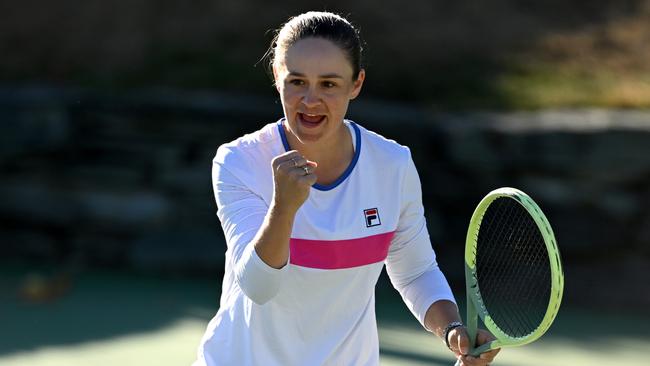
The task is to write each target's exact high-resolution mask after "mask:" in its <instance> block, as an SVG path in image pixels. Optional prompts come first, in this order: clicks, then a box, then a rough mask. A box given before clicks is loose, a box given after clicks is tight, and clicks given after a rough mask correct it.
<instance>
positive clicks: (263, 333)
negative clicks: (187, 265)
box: [194, 12, 498, 366]
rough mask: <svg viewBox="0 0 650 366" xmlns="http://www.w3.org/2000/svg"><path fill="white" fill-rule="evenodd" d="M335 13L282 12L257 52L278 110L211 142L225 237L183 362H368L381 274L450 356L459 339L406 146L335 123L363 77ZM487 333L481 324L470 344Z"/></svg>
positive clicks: (348, 33)
mask: <svg viewBox="0 0 650 366" xmlns="http://www.w3.org/2000/svg"><path fill="white" fill-rule="evenodd" d="M361 50H362V47H361V41H360V38H359V35H358V32H357V31H356V29H355V28H354V27H353V26H352V25H351V24H350V23H349V22H348V21H347V20H345V19H344V18H342V17H340V16H338V15H335V14H332V13H324V12H308V13H305V14H301V15H299V16H296V17H294V18H291V19H290V20H289V21H288V22H287V23H286V24H284V25H283V26H282V27H281V29H280V30H279V31H278V33H277V36H276V39H275V40H274V43H273V45H272V46H271V49H270V61H271V66H272V70H273V76H274V78H275V85H276V88H277V90H278V92H279V94H280V99H281V101H282V107H283V109H284V118H282V119H280V120H279V121H277V122H274V123H270V124H268V125H266V126H264V127H262V128H261V129H260V130H258V131H256V132H254V133H251V134H248V135H245V136H243V137H241V138H239V139H237V140H235V141H233V142H230V143H227V144H224V145H222V146H220V147H219V149H218V150H217V154H216V157H215V158H214V164H213V177H212V178H213V186H214V193H215V198H216V201H217V206H218V217H219V220H220V221H221V225H222V227H223V232H224V233H225V236H226V241H227V244H228V249H227V251H226V265H225V275H224V279H223V288H222V295H221V303H220V308H219V310H218V312H217V314H216V315H215V317H214V318H213V319H212V320H211V321H210V323H209V325H208V327H207V330H206V332H205V335H204V337H203V339H202V341H201V344H200V346H199V350H198V358H197V360H196V362H195V364H194V365H197V366H201V365H210V366H221V365H237V366H247V365H255V366H290V365H296V366H304V365H337V366H341V365H378V364H379V342H378V336H377V325H376V320H375V295H374V291H375V284H376V282H377V279H378V277H379V275H380V272H381V270H382V268H383V266H384V263H385V264H386V269H387V272H388V274H389V276H390V279H391V282H392V284H393V285H394V286H395V288H396V289H397V290H398V291H399V292H400V294H401V296H402V298H403V299H404V302H405V303H406V305H407V306H408V308H409V309H410V310H411V312H412V313H413V314H414V315H415V317H416V318H417V319H418V320H419V321H420V323H422V325H423V326H424V328H425V329H426V330H428V331H430V332H432V333H434V334H436V335H438V336H439V337H441V338H442V339H443V342H445V343H446V344H447V346H448V347H449V348H450V349H451V351H452V352H454V353H455V354H456V356H457V358H458V360H459V361H458V363H459V364H460V365H467V366H479V365H480V366H483V365H487V364H489V363H490V362H491V361H492V359H493V358H494V356H495V355H496V353H497V352H498V351H492V352H489V353H485V354H482V355H481V356H480V357H476V358H475V357H471V356H465V354H467V352H468V348H469V347H468V346H469V338H468V336H467V333H466V331H465V328H464V327H463V326H462V323H461V322H460V317H459V315H458V308H457V306H456V304H455V301H454V296H453V294H452V292H451V290H450V288H449V285H448V284H447V280H446V279H445V276H444V275H443V273H442V272H441V271H440V269H439V268H438V265H437V263H436V256H435V253H434V251H433V249H432V247H431V243H430V240H429V235H428V232H427V228H426V222H425V218H424V208H423V206H422V201H421V187H420V181H419V178H418V174H417V171H416V168H415V166H414V164H413V160H412V159H411V154H410V151H409V149H408V148H407V147H405V146H401V145H399V144H397V143H396V142H394V141H392V140H388V139H385V138H384V137H382V136H380V135H377V134H375V133H373V132H371V131H368V130H367V129H365V128H364V127H362V126H361V125H359V124H357V123H355V122H352V121H349V120H346V119H345V115H346V112H347V109H348V104H349V103H350V101H351V100H352V99H354V98H356V97H357V96H358V95H359V92H360V91H361V87H362V86H363V82H364V79H365V76H366V74H365V71H364V70H363V69H362V68H361ZM490 339H492V338H491V336H490V334H489V333H487V332H486V331H481V332H480V333H479V336H478V340H477V342H478V344H482V343H484V342H487V341H488V340H490Z"/></svg>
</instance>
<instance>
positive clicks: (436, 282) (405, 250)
mask: <svg viewBox="0 0 650 366" xmlns="http://www.w3.org/2000/svg"><path fill="white" fill-rule="evenodd" d="M401 190H402V192H401V197H402V202H401V210H400V217H399V222H398V225H397V229H396V232H395V236H394V237H393V241H392V243H391V246H390V249H389V252H388V257H387V258H386V271H387V272H388V276H389V277H390V280H391V282H392V284H393V286H394V287H395V288H396V289H397V291H399V293H400V295H401V296H402V299H403V300H404V302H405V303H406V306H407V307H408V308H409V310H411V312H412V313H413V315H415V317H416V318H417V319H418V320H419V321H420V323H421V324H422V325H423V326H424V317H425V315H426V312H427V310H428V309H429V307H430V306H431V304H433V303H434V302H436V301H439V300H450V301H452V302H454V303H455V299H454V296H453V294H452V292H451V289H450V287H449V284H448V283H447V279H446V278H445V275H444V274H443V273H442V271H441V270H440V268H439V267H438V263H437V262H436V254H435V252H434V251H433V248H432V247H431V240H430V239H429V232H428V231H427V226H426V219H425V217H424V207H423V206H422V188H421V185H420V178H419V177H418V173H417V170H416V168H415V164H414V163H413V160H412V159H411V155H410V153H409V155H408V163H407V167H406V170H405V174H404V176H403V182H402V189H401Z"/></svg>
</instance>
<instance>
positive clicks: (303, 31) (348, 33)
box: [263, 11, 363, 79]
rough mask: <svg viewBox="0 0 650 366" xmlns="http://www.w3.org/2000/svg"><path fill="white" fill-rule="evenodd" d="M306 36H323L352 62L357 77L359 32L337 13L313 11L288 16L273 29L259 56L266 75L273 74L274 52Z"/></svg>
mask: <svg viewBox="0 0 650 366" xmlns="http://www.w3.org/2000/svg"><path fill="white" fill-rule="evenodd" d="M309 37H314V38H323V39H326V40H328V41H331V42H333V43H334V44H336V45H337V46H338V47H339V48H340V49H341V50H342V51H343V52H344V53H345V55H346V58H347V59H348V61H350V64H351V65H352V77H353V78H354V79H356V78H357V77H358V76H359V72H360V71H361V52H362V51H363V47H362V44H361V37H360V36H359V32H358V31H357V30H356V29H355V28H354V26H352V24H350V22H348V21H347V20H346V19H345V18H343V17H341V16H340V15H337V14H334V13H329V12H317V11H310V12H307V13H303V14H300V15H298V16H295V17H293V18H290V19H289V20H288V21H287V22H286V23H284V24H283V25H282V27H280V29H278V30H277V31H276V33H275V37H273V41H272V42H271V45H270V47H269V49H268V50H267V52H266V54H265V55H264V57H263V59H268V64H267V65H268V67H269V69H268V71H270V75H273V72H272V68H273V63H274V62H275V60H276V56H277V55H278V53H280V52H285V51H286V50H287V49H288V48H289V47H291V46H292V45H293V44H294V43H296V42H298V41H300V40H302V39H305V38H309Z"/></svg>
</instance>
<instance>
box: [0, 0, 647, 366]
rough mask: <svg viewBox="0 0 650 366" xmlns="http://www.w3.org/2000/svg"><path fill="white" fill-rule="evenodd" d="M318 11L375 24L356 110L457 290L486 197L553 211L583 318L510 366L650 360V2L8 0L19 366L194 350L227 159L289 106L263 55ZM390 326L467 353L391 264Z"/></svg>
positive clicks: (5, 259) (214, 278)
mask: <svg viewBox="0 0 650 366" xmlns="http://www.w3.org/2000/svg"><path fill="white" fill-rule="evenodd" d="M307 10H329V11H334V12H338V13H340V14H342V15H344V16H347V17H348V18H349V19H350V20H351V21H352V22H353V23H354V24H355V25H357V26H358V28H360V30H361V33H362V36H363V38H364V39H365V41H366V45H365V57H366V59H365V67H366V70H367V78H366V83H365V85H364V90H363V92H362V95H361V97H360V98H358V100H355V101H354V102H353V103H352V105H351V109H350V112H349V116H348V117H349V118H351V119H353V120H355V121H356V122H358V123H360V124H361V125H363V126H365V127H367V128H369V129H371V130H374V131H376V132H379V133H381V134H383V135H385V136H387V137H390V138H392V139H395V140H397V141H398V142H400V143H402V144H404V145H408V146H409V147H410V148H411V151H412V153H413V157H414V160H415V162H416V165H417V166H418V169H419V173H420V176H421V180H422V185H423V188H424V189H423V194H424V197H423V198H424V203H425V206H426V215H427V220H428V223H429V231H430V233H431V238H432V242H433V246H434V248H435V250H436V252H437V254H438V261H439V263H440V265H441V267H442V268H443V270H444V271H445V272H446V273H447V276H448V278H449V280H450V282H451V284H452V286H453V287H454V288H455V289H456V294H457V297H458V299H459V300H463V299H464V293H463V283H464V279H463V262H462V253H463V249H464V240H465V230H466V227H467V224H468V222H469V218H470V216H471V213H472V211H473V208H474V207H475V205H476V204H477V203H478V201H479V200H480V199H481V198H482V197H483V195H484V194H486V193H487V192H488V191H490V190H492V189H494V188H497V187H501V186H513V187H517V188H520V189H522V190H524V191H526V192H527V193H529V194H530V195H531V196H532V197H533V198H534V199H535V200H536V201H537V202H538V204H539V205H540V206H541V208H542V209H543V210H544V211H545V213H546V215H547V216H548V218H549V220H550V222H551V223H552V225H553V228H554V230H555V233H556V236H557V238H558V241H559V244H560V249H561V252H562V257H563V261H564V266H565V276H566V288H565V297H564V302H563V308H562V309H561V311H560V314H559V315H558V319H557V321H556V323H555V324H554V325H553V326H552V327H551V329H550V330H549V332H548V333H547V335H546V336H545V337H544V338H542V340H540V341H539V342H537V343H534V344H531V345H529V346H526V347H522V348H518V349H509V350H504V351H503V352H502V353H501V355H500V357H499V360H500V361H499V362H498V364H499V365H506V366H515V365H545V366H548V365H562V366H563V365H593V364H598V365H628V366H629V365H646V364H647V351H646V349H647V347H648V346H650V331H649V330H648V326H649V325H650V316H649V315H648V314H647V310H648V308H649V307H650V286H649V284H650V1H648V0H598V1H586V0H563V1H558V0H548V1H544V2H541V1H538V2H532V1H529V2H525V1H518V0H493V1H489V2H478V1H469V0H455V1H451V0H411V1H409V2H406V3H404V2H390V3H386V4H382V5H379V4H378V3H377V2H375V1H363V0H362V1H357V2H354V3H351V2H348V1H274V2H266V1H262V0H241V1H214V0H195V1H192V2H178V1H166V0H157V1H156V0H130V1H123V0H116V1H111V2H105V1H96V0H86V1H79V0H61V1H56V2H47V1H42V0H41V1H39V0H23V1H21V2H2V3H0V55H1V56H0V178H1V179H0V365H10V366H11V365H27V364H29V365H82V364H83V365H87V364H93V365H115V364H119V365H131V364H132V365H136V364H138V365H141V364H153V365H187V364H190V363H191V362H192V361H193V359H194V354H195V350H196V347H197V345H198V343H199V340H200V338H201V336H202V334H203V331H204V329H205V327H206V325H207V322H208V321H209V319H210V318H211V317H212V316H213V315H214V313H215V312H216V310H217V308H218V300H219V293H220V287H221V277H222V274H223V262H224V251H225V243H224V239H223V234H222V232H221V228H220V225H219V222H218V220H217V217H216V215H215V212H216V205H215V204H214V198H213V194H212V188H211V181H210V169H211V161H212V158H213V156H214V153H215V151H216V149H217V147H218V146H219V145H220V144H222V143H224V142H227V141H231V140H232V139H234V138H236V137H238V136H240V135H242V134H243V133H245V132H251V131H254V130H256V129H258V128H259V127H260V126H262V125H263V124H266V123H268V122H272V121H275V120H277V119H278V118H280V117H281V116H282V109H281V105H280V103H279V98H278V97H277V95H276V91H275V89H274V88H273V87H272V85H271V81H270V79H269V77H268V75H267V74H266V72H265V68H264V64H263V62H260V61H259V60H260V58H261V57H262V55H263V54H264V53H265V51H266V50H267V48H268V46H269V43H270V41H271V38H272V36H273V32H272V30H274V29H276V28H277V27H278V26H279V25H280V24H281V23H283V22H284V21H286V19H287V18H288V17H290V16H292V15H296V14H299V13H301V12H303V11H307ZM335 301H344V299H335ZM462 306H463V307H462V308H463V309H464V305H462ZM377 316H378V318H379V319H378V321H379V326H380V343H381V353H382V364H384V365H451V364H452V362H451V357H450V356H449V353H448V351H446V349H445V347H444V345H442V344H441V343H440V342H439V341H438V340H436V339H435V338H433V337H432V336H430V335H428V334H426V333H425V332H424V331H423V330H422V329H421V328H420V327H419V324H418V323H417V322H416V321H415V320H414V319H413V317H412V316H411V315H410V314H409V313H408V310H407V309H406V307H405V306H404V305H403V304H402V303H401V300H400V299H399V295H398V294H397V292H395V291H394V290H393V289H392V288H391V287H390V284H389V283H388V281H387V279H386V277H385V275H382V278H381V279H380V281H379V283H378V285H377ZM495 364H497V363H496V362H495Z"/></svg>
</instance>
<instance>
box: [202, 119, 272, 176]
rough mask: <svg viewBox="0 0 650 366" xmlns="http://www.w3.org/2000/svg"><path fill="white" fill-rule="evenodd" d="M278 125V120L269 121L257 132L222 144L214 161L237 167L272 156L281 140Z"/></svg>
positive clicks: (259, 161) (229, 166)
mask: <svg viewBox="0 0 650 366" xmlns="http://www.w3.org/2000/svg"><path fill="white" fill-rule="evenodd" d="M277 126H278V125H277V122H273V123H269V124H267V125H265V126H264V127H262V128H261V129H259V130H257V131H255V132H252V133H248V134H245V135H243V136H241V137H239V138H237V139H235V140H233V141H230V142H227V143H224V144H222V145H221V146H219V148H218V149H217V153H216V155H215V157H214V160H213V162H214V163H215V164H219V165H222V166H225V167H228V168H235V167H245V166H249V165H250V164H251V163H254V162H258V163H261V162H262V161H265V159H264V158H265V157H267V156H270V157H269V159H270V158H272V155H273V152H274V149H275V148H276V146H277V145H278V143H279V140H280V136H279V133H278V127H277ZM280 144H281V142H280Z"/></svg>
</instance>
